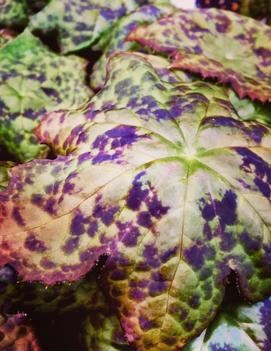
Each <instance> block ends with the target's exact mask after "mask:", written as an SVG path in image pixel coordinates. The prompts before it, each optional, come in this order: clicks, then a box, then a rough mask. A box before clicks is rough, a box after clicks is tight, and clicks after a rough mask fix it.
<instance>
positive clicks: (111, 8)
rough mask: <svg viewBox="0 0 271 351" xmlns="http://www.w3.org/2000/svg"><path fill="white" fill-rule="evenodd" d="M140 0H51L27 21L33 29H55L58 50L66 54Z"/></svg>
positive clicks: (96, 35)
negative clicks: (58, 45)
mask: <svg viewBox="0 0 271 351" xmlns="http://www.w3.org/2000/svg"><path fill="white" fill-rule="evenodd" d="M141 3H144V1H142V0H126V1H124V0H114V1H111V2H109V1H107V0H83V1H82V0H74V1H72V2H71V1H70V0H52V1H50V3H49V4H48V5H47V6H46V7H45V8H44V9H43V10H42V11H40V12H39V13H37V14H36V15H34V16H33V17H32V18H31V21H30V28H31V29H32V30H40V31H42V32H45V33H46V32H48V31H52V30H57V32H58V39H59V44H60V48H61V51H62V52H63V53H68V52H71V51H76V50H80V49H82V48H85V47H88V46H90V45H92V44H93V43H94V42H95V41H97V40H98V39H99V38H100V37H101V35H103V34H104V33H105V32H106V31H108V30H110V27H111V26H112V25H113V24H114V23H115V22H116V21H117V20H118V19H119V18H121V17H123V16H125V15H126V14H127V13H128V12H130V11H133V10H135V9H136V8H137V7H138V6H139V5H140V4H141Z"/></svg>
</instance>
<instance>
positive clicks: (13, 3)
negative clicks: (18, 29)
mask: <svg viewBox="0 0 271 351" xmlns="http://www.w3.org/2000/svg"><path fill="white" fill-rule="evenodd" d="M28 14H29V9H28V7H27V3H26V1H25V0H3V1H1V2H0V26H3V27H10V26H11V27H12V26H18V25H25V24H26V23H27V20H28Z"/></svg>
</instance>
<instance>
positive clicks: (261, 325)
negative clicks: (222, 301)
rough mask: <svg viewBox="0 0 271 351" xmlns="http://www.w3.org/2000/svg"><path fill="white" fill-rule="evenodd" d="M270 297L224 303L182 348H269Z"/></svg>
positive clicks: (241, 350)
mask: <svg viewBox="0 0 271 351" xmlns="http://www.w3.org/2000/svg"><path fill="white" fill-rule="evenodd" d="M270 349H271V298H269V299H266V300H265V301H263V302H259V303H257V304H255V305H250V306H247V305H243V306H242V305H241V306H238V305H235V306H226V308H225V309H224V310H222V311H220V312H219V314H218V316H217V317H216V318H215V320H214V321H213V322H212V323H211V325H210V326H209V328H208V329H207V330H205V331H204V332H203V333H202V334H201V335H200V337H198V338H197V339H196V340H195V341H193V342H191V343H190V345H188V346H187V347H186V348H185V349H184V351H260V350H261V351H269V350H270Z"/></svg>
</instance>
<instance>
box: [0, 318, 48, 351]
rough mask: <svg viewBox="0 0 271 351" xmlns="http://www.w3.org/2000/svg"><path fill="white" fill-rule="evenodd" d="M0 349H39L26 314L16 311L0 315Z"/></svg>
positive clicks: (35, 350) (34, 350) (14, 350)
mask: <svg viewBox="0 0 271 351" xmlns="http://www.w3.org/2000/svg"><path fill="white" fill-rule="evenodd" d="M0 336H1V338H0V339H1V340H0V349H1V350H7V351H8V350H10V351H28V350H32V351H40V350H41V349H40V347H39V345H38V343H37V340H36V337H35V335H34V333H33V330H32V328H31V326H30V325H29V323H28V321H27V319H26V315H24V314H23V313H18V314H16V315H14V316H10V317H8V319H7V320H6V319H5V317H4V316H0Z"/></svg>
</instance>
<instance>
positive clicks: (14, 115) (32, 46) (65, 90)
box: [0, 31, 91, 161]
mask: <svg viewBox="0 0 271 351" xmlns="http://www.w3.org/2000/svg"><path fill="white" fill-rule="evenodd" d="M85 66H86V62H85V61H84V60H82V59H80V58H78V57H73V56H69V57H60V56H58V55H57V54H55V53H53V52H50V51H49V50H48V49H47V48H46V47H45V46H44V45H43V44H42V43H41V42H40V41H39V40H38V39H37V38H35V37H34V36H33V35H32V34H30V33H29V32H28V31H25V32H24V33H22V34H21V35H19V36H18V37H17V38H16V39H14V40H12V41H10V42H9V43H8V44H6V45H5V46H4V47H3V48H2V49H1V50H0V81H1V85H0V143H1V144H3V145H4V146H5V147H6V148H7V150H8V151H9V152H11V153H13V154H14V155H16V157H17V158H18V160H20V161H27V160H30V159H33V158H35V157H39V156H42V155H45V153H46V151H47V148H46V147H45V146H44V145H40V144H39V142H38V140H37V138H36V137H35V136H34V134H33V129H34V128H35V127H36V126H37V123H38V121H39V120H40V118H41V117H42V116H43V115H44V114H46V113H47V112H49V111H51V110H53V109H55V108H63V107H68V106H78V105H80V104H82V103H83V102H85V101H86V100H87V99H88V97H89V96H90V94H91V91H90V90H89V89H88V87H87V86H86V85H85V70H84V68H85Z"/></svg>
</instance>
